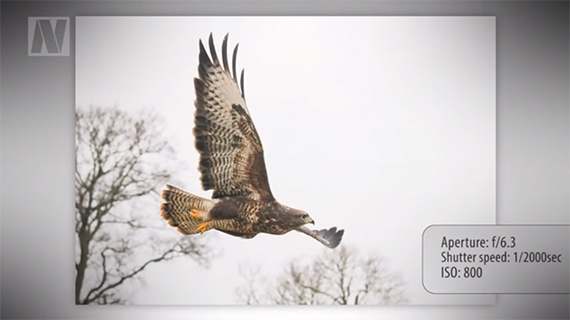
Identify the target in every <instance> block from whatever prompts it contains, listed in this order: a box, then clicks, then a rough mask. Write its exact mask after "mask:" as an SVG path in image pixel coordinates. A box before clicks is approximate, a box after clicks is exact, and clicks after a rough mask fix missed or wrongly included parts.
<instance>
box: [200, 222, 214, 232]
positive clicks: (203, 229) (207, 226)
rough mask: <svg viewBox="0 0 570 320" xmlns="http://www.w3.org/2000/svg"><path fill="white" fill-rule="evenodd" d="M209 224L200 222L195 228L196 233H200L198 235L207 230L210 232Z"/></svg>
mask: <svg viewBox="0 0 570 320" xmlns="http://www.w3.org/2000/svg"><path fill="white" fill-rule="evenodd" d="M210 229H211V227H210V224H209V223H208V222H202V223H200V224H199V225H198V227H197V228H196V231H198V232H200V233H202V234H203V233H204V232H206V231H208V230H210Z"/></svg>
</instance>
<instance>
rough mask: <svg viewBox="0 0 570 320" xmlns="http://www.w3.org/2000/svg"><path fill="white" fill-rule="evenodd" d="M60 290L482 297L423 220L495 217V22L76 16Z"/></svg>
mask: <svg viewBox="0 0 570 320" xmlns="http://www.w3.org/2000/svg"><path fill="white" fill-rule="evenodd" d="M74 25H75V42H74V48H72V52H74V54H75V57H74V59H75V100H74V101H75V189H74V190H75V243H74V247H75V252H74V259H75V271H76V273H75V278H74V280H75V288H74V289H75V290H74V292H75V304H76V305H86V304H130V305H493V304H494V303H495V295H494V294H477V295H474V294H461V295H453V294H431V293H429V292H428V291H426V289H425V288H424V286H423V275H422V272H423V271H422V234H423V232H424V230H425V229H426V228H428V227H429V226H431V225H460V224H480V225H482V224H492V225H494V224H496V223H497V218H496V214H497V212H496V207H497V202H496V201H497V200H496V186H497V177H496V161H497V160H496V157H497V154H496V139H497V132H496V128H497V124H496V101H497V98H496V86H497V84H496V38H495V37H496V23H495V18H494V17H492V16H383V17H380V16H376V17H372V16H370V17H358V16H353V17H348V16H347V17H341V16H337V17H332V16H331V17H324V16H304V17H301V16H295V17H293V16H290V17H289V16H243V17H215V16H161V17H159V16H136V17H134V16H133V17H129V16H104V15H103V16H77V17H75V18H74Z"/></svg>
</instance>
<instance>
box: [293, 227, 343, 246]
mask: <svg viewBox="0 0 570 320" xmlns="http://www.w3.org/2000/svg"><path fill="white" fill-rule="evenodd" d="M297 231H299V232H302V233H304V234H307V235H309V236H311V237H313V238H314V239H316V240H317V241H319V242H320V243H322V244H324V245H325V246H327V247H329V248H331V249H334V248H336V247H337V246H338V245H339V243H340V241H341V240H342V236H343V234H344V230H338V231H337V229H336V227H332V228H330V229H328V230H327V229H322V230H310V229H309V228H307V227H305V226H301V227H299V228H297Z"/></svg>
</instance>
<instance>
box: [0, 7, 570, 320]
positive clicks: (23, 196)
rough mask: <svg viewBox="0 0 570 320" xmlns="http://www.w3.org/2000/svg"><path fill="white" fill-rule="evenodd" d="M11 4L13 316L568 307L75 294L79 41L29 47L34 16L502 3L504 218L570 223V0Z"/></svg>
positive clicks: (4, 165)
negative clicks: (184, 300)
mask: <svg viewBox="0 0 570 320" xmlns="http://www.w3.org/2000/svg"><path fill="white" fill-rule="evenodd" d="M1 9H2V21H1V28H2V39H1V45H2V60H1V68H2V79H1V89H2V98H1V99H2V100H1V103H2V112H1V139H2V140H1V142H2V150H1V151H2V152H1V172H2V184H1V193H2V203H1V212H2V216H1V218H2V219H1V221H0V222H1V249H2V261H1V281H2V288H1V289H2V291H1V299H2V318H109V317H113V318H149V319H150V318H158V317H160V318H180V317H184V318H190V317H195V318H198V317H199V318H202V319H208V318H220V317H225V318H243V317H244V316H245V315H247V316H248V318H258V319H265V318H267V317H272V318H275V317H281V318H289V317H295V318H300V319H302V318H327V319H346V318H353V317H355V316H357V317H358V318H365V319H366V318H378V317H383V318H420V317H421V318H454V319H456V318H479V319H480V318H489V319H492V318H516V319H520V318H568V316H569V313H568V306H569V302H568V295H499V296H498V297H497V304H496V305H495V306H493V307H447V308H445V307H437V308H434V307H429V308H427V307H413V308H410V307H400V308H382V307H376V308H361V309H355V308H339V307H322V308H311V309H306V308H301V307H295V308H279V309H277V308H247V307H217V308H212V307H211V308H205V307H204V308H197V307H160V308H158V307H95V306H87V307H82V306H74V305H73V277H72V274H73V272H74V271H73V264H72V263H70V259H69V254H70V252H72V251H73V237H74V235H73V223H72V219H69V220H65V219H55V218H58V217H61V215H60V214H57V213H58V212H62V211H65V212H69V211H70V210H72V208H73V187H72V186H73V175H72V171H71V170H69V168H71V167H73V143H74V140H73V108H74V76H73V72H74V65H73V58H72V57H73V56H74V49H73V48H72V50H71V55H70V57H67V58H65V57H61V58H59V57H58V58H47V59H50V60H49V63H46V62H45V61H42V60H41V59H38V58H28V57H27V17H28V16H46V15H55V16H71V17H74V16H75V15H193V14H202V15H218V14H226V15H227V14H232V15H240V14H250V15H251V14H254V15H268V14H276V15H288V14H304V15H327V14H337V15H339V14H345V15H346V14H349V15H363V14H364V15H496V16H497V221H498V223H509V224H515V223H516V224H525V223H528V224H540V223H543V224H546V223H548V224H557V223H559V224H568V223H569V205H570V202H569V194H570V190H569V176H570V171H569V162H568V159H569V158H570V157H569V112H568V111H569V110H568V104H569V99H568V86H569V79H568V69H569V64H568V53H569V51H568V35H569V33H568V9H569V7H568V2H566V1H560V2H511V1H509V2H492V3H491V2H467V1H465V2H448V1H445V2H428V1H422V2H404V3H396V2H362V3H355V2H351V3H344V2H325V1H319V2H310V3H304V2H303V3H301V2H277V1H275V2H269V1H268V2H237V1H232V2H223V3H222V2H214V1H211V2H192V3H190V2H189V3H182V2H173V3H163V2H162V3H152V2H142V3H134V2H119V3H109V2H105V4H102V3H97V2H81V3H70V2H41V3H40V2H38V3H31V2H2V8H1ZM72 23H73V22H72ZM74 36H75V35H74V33H73V29H71V37H72V39H73V38H74ZM35 59H36V60H35ZM54 213H55V214H54Z"/></svg>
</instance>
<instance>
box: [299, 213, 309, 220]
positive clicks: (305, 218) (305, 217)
mask: <svg viewBox="0 0 570 320" xmlns="http://www.w3.org/2000/svg"><path fill="white" fill-rule="evenodd" d="M307 218H309V215H308V214H304V215H302V216H301V219H303V220H307Z"/></svg>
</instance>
